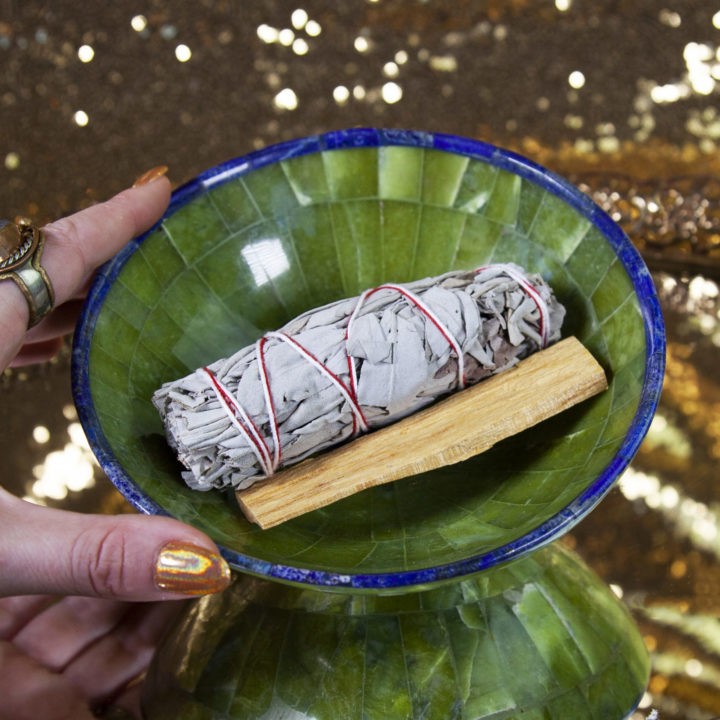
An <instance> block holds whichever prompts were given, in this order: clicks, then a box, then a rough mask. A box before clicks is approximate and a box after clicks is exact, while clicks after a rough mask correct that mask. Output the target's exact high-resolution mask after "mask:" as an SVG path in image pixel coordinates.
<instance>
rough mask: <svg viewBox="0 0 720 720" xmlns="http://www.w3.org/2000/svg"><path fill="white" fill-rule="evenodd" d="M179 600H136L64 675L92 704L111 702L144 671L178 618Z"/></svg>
mask: <svg viewBox="0 0 720 720" xmlns="http://www.w3.org/2000/svg"><path fill="white" fill-rule="evenodd" d="M180 606H181V604H178V603H151V604H149V605H145V604H136V605H134V606H133V607H132V608H130V609H129V611H128V613H127V614H126V616H125V617H124V618H123V621H122V622H121V623H120V625H118V626H117V628H116V629H115V630H114V631H113V632H112V633H108V634H107V635H105V636H104V637H103V638H102V639H100V640H99V641H98V642H96V643H95V644H93V645H91V646H89V647H88V648H87V649H86V650H85V651H84V652H82V653H81V654H79V655H78V656H77V657H75V658H74V659H73V660H72V662H71V663H69V664H68V665H67V666H66V667H65V668H64V670H63V675H64V676H65V677H66V678H67V679H68V680H69V681H70V682H71V683H72V684H73V685H75V686H76V687H78V688H79V689H80V690H81V691H82V693H83V694H84V695H85V697H87V698H89V699H90V701H91V703H92V704H96V703H99V702H102V701H104V700H106V699H109V700H110V701H111V702H112V701H113V700H114V698H115V697H116V696H117V695H118V693H120V692H121V691H122V690H124V689H125V688H126V687H127V686H128V684H129V683H131V681H132V680H133V678H136V677H137V676H138V675H140V674H142V673H144V672H145V671H146V670H147V668H148V666H149V664H150V661H151V659H152V657H153V654H154V653H155V649H156V648H157V646H158V643H159V642H160V640H161V638H162V637H163V636H164V635H165V633H166V631H167V629H168V627H170V626H171V625H172V622H173V621H174V620H176V619H177V615H178V611H179V610H180V609H181V607H180Z"/></svg>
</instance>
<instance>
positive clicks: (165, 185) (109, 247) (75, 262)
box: [42, 178, 170, 305]
mask: <svg viewBox="0 0 720 720" xmlns="http://www.w3.org/2000/svg"><path fill="white" fill-rule="evenodd" d="M169 201H170V183H169V182H168V180H167V179H166V178H159V179H158V180H155V181H154V182H151V183H150V184H149V185H143V186H141V187H137V188H130V189H129V190H125V191H123V192H121V193H120V194H118V195H115V197H113V198H111V199H110V200H107V201H106V202H103V203H100V204H98V205H93V206H92V207H90V208H87V209H86V210H82V211H80V212H78V213H75V214H74V215H69V216H68V217H65V218H62V219H61V220H56V221H55V222H52V223H50V224H48V225H46V226H45V228H44V231H45V237H46V238H47V241H46V244H45V251H44V253H43V260H42V263H43V266H44V267H45V270H46V272H47V274H48V276H49V277H50V281H51V282H52V284H53V289H54V291H55V305H60V304H62V303H63V302H65V301H66V300H69V299H70V298H71V297H73V296H75V294H76V293H77V291H78V290H79V288H80V287H82V285H83V284H84V283H85V282H86V281H87V279H88V277H90V275H91V274H92V273H93V272H94V271H95V269H96V268H97V267H98V266H99V265H101V264H102V263H104V262H105V261H106V260H109V259H110V258H111V257H112V256H113V255H115V254H116V253H117V252H118V251H119V250H120V249H121V248H122V247H123V246H124V245H125V244H127V243H128V242H129V241H130V240H131V239H132V238H133V237H135V236H136V235H140V234H141V233H143V232H144V231H145V230H148V229H149V228H151V227H152V226H153V224H154V223H155V222H157V220H158V219H159V218H160V216H161V215H162V213H163V211H164V210H165V208H166V207H167V205H168V202H169Z"/></svg>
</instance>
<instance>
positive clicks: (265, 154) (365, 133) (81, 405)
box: [72, 128, 665, 590]
mask: <svg viewBox="0 0 720 720" xmlns="http://www.w3.org/2000/svg"><path fill="white" fill-rule="evenodd" d="M393 145H394V146H408V147H418V148H430V149H436V150H443V151H446V152H452V153H456V154H459V155H463V156H467V157H470V158H474V159H479V160H483V161H485V162H487V163H490V164H491V165H494V166H496V167H498V168H500V169H503V170H507V171H509V172H512V173H514V174H516V175H519V176H520V177H522V178H525V179H526V180H528V181H530V182H533V183H535V184H536V185H538V186H540V187H541V188H542V189H543V190H546V191H548V192H550V193H552V194H554V195H556V196H558V197H559V198H561V199H562V200H563V201H564V202H566V203H567V204H568V205H570V206H571V207H573V208H574V209H575V210H577V211H578V212H579V213H581V214H582V215H583V216H584V217H585V218H587V219H588V220H589V221H590V222H591V223H592V224H593V225H594V226H595V227H596V228H597V229H598V230H599V231H600V232H601V233H602V235H603V236H604V237H605V238H606V240H607V241H608V242H609V243H610V245H611V246H612V247H613V249H614V250H615V252H616V254H617V257H618V259H619V260H620V262H621V263H622V264H623V266H624V268H625V270H626V272H627V274H628V276H629V277H630V280H631V282H632V284H633V287H634V289H635V292H636V294H637V297H638V300H639V304H640V309H641V313H642V317H643V323H644V326H645V339H646V364H645V377H644V379H643V386H642V390H641V395H640V402H639V404H638V409H637V412H636V414H635V417H634V418H633V421H632V423H631V425H630V428H629V430H628V433H627V435H626V436H625V440H624V442H623V444H622V446H621V447H620V449H619V450H618V452H617V453H616V455H615V456H614V458H613V459H612V460H611V462H610V463H609V464H608V465H607V467H606V468H605V469H604V470H603V472H602V473H601V474H600V475H599V476H598V477H597V479H596V480H595V481H594V482H593V483H592V484H591V485H590V486H589V487H588V488H587V489H586V490H585V492H583V493H582V494H581V495H579V496H578V497H577V498H576V499H575V500H574V501H573V502H571V503H570V504H569V505H567V506H566V507H565V508H563V509H562V510H561V511H560V512H558V513H557V514H556V515H554V516H553V517H551V518H550V519H548V520H546V521H545V522H544V523H542V524H541V525H539V526H538V527H537V528H535V529H534V530H532V531H531V532H529V533H526V534H525V535H523V536H522V537H520V538H518V539H516V540H514V541H513V542H510V543H507V544H505V545H502V546H501V547H498V548H496V549H494V550H492V551H489V552H484V553H480V554H478V555H476V556H473V557H470V558H467V559H465V560H462V561H458V562H453V563H448V564H445V565H441V566H433V567H429V568H425V569H421V570H407V571H399V572H391V573H372V574H366V573H355V574H354V573H338V572H330V571H324V570H315V569H312V568H303V567H295V566H292V565H284V564H278V563H271V562H268V561H264V560H260V559H259V558H255V557H252V556H248V555H244V554H243V553H239V552H237V551H235V550H231V549H228V548H225V547H221V548H220V550H221V552H222V554H223V556H224V557H225V559H226V560H227V561H228V562H229V563H230V564H231V565H232V566H233V567H234V568H236V569H237V570H240V571H244V572H248V573H250V574H253V575H258V576H262V577H267V578H272V579H277V580H281V581H284V582H290V583H294V584H302V585H313V586H320V587H327V588H348V589H356V590H382V589H388V590H389V589H392V588H410V587H417V586H421V585H423V586H424V585H428V584H431V583H437V582H443V581H447V580H451V579H454V578H461V577H465V576H467V575H471V574H474V573H477V572H480V571H482V570H486V569H488V568H491V567H493V566H495V565H498V564H501V563H505V562H508V561H510V560H514V559H517V558H519V557H522V556H523V555H526V554H528V553H530V552H532V551H535V550H537V549H539V548H540V547H542V546H543V545H545V544H547V543H549V542H551V541H553V540H555V539H557V538H558V537H560V536H561V535H562V534H564V533H565V532H567V531H568V530H570V529H571V528H572V527H573V526H574V525H575V524H576V523H577V522H578V521H579V520H581V519H582V518H583V517H584V516H585V515H586V514H587V513H589V512H590V510H592V509H593V508H594V507H595V505H596V504H597V503H598V502H599V501H600V500H601V499H602V498H603V497H604V496H605V494H606V493H607V492H608V491H609V490H610V488H611V487H612V486H613V484H614V483H615V481H616V480H617V479H618V477H619V476H620V473H622V471H623V470H624V469H625V468H626V467H627V466H628V464H629V463H630V460H631V459H632V458H633V457H634V455H635V453H636V452H637V450H638V448H639V446H640V443H641V442H642V440H643V438H644V437H645V435H646V433H647V431H648V428H649V426H650V422H651V421H652V417H653V415H654V413H655V410H656V408H657V404H658V402H659V399H660V391H661V388H662V381H663V375H664V369H665V327H664V323H663V319H662V312H661V309H660V303H659V300H658V297H657V293H656V292H655V287H654V285H653V282H652V278H651V277H650V273H649V272H648V269H647V267H646V266H645V263H644V262H643V260H642V258H641V257H640V254H639V253H638V251H637V250H636V249H635V247H634V246H633V244H632V243H631V242H630V240H629V238H628V237H627V236H626V235H625V233H624V232H623V231H622V230H621V228H620V227H619V226H618V225H617V224H616V223H615V222H613V220H612V219H611V218H610V217H609V216H608V215H607V214H606V213H605V212H604V211H603V210H602V209H601V208H600V207H598V206H597V205H596V204H595V203H594V202H593V201H592V200H591V199H590V198H589V197H588V196H586V195H585V194H583V193H582V192H581V191H580V190H578V189H577V188H576V187H574V186H573V185H572V184H570V183H569V182H568V181H566V180H565V179H563V178H562V177H560V176H558V175H556V174H555V173H553V172H551V171H549V170H547V169H546V168H543V167H542V166H540V165H538V164H536V163H534V162H532V161H531V160H528V159H526V158H524V157H522V156H520V155H517V154H516V153H513V152H510V151H508V150H504V149H502V148H499V147H496V146H494V145H491V144H489V143H485V142H482V141H479V140H473V139H470V138H463V137H459V136H455V135H447V134H443V133H428V132H417V131H408V130H383V129H375V128H356V129H350V130H339V131H334V132H330V133H325V134H322V135H315V136H311V137H306V138H302V139H298V140H292V141H289V142H284V143H280V144H277V145H273V146H270V147H267V148H265V149H263V150H259V151H257V152H253V153H250V154H249V155H245V156H243V157H239V158H235V159H233V160H229V161H227V162H225V163H222V164H220V165H218V166H216V167H214V168H211V169H209V170H207V171H205V172H203V173H201V174H200V175H198V176H197V177H196V178H195V179H193V180H191V181H190V182H188V183H187V184H185V185H183V186H182V187H180V188H178V189H177V190H175V191H174V192H173V195H172V199H171V201H170V206H169V208H168V210H167V211H166V214H165V217H168V216H169V215H171V214H173V213H174V212H175V211H176V210H178V209H179V208H181V207H183V206H184V205H186V204H187V203H189V202H190V201H191V200H192V199H193V198H195V197H196V196H198V195H200V194H202V193H204V192H205V191H207V190H208V189H209V188H211V187H213V186H215V185H219V184H222V183H224V182H226V181H228V180H231V179H233V178H237V177H239V176H241V175H244V174H246V173H248V172H251V171H253V170H257V169H259V168H261V167H264V166H266V165H270V164H272V163H276V162H280V161H282V160H288V159H290V158H294V157H299V156H302V155H307V154H310V153H316V152H322V151H326V150H335V149H346V148H353V147H381V146H393ZM156 227H157V226H156ZM154 229H155V228H153V230H154ZM151 233H152V230H150V231H149V232H147V233H145V234H144V235H142V236H140V237H138V238H136V239H135V240H133V241H132V242H130V243H129V244H128V245H127V246H126V247H125V248H124V249H123V250H122V251H121V252H120V253H119V254H118V255H117V256H115V258H113V259H112V260H111V261H110V262H109V263H107V264H106V265H105V266H104V267H103V268H101V270H100V271H99V273H98V275H97V277H96V279H95V282H94V284H93V286H92V288H91V290H90V293H89V295H88V299H87V301H86V303H85V306H84V308H83V311H82V314H81V316H80V319H79V322H78V327H77V331H76V333H75V340H74V344H73V358H72V365H73V367H72V384H73V397H74V399H75V403H76V406H77V408H78V414H79V417H80V421H81V423H82V425H83V427H84V429H85V432H86V434H87V437H88V442H89V443H90V446H91V448H92V450H93V452H94V453H95V455H96V457H97V459H98V462H99V463H100V466H101V467H102V468H103V470H104V471H105V473H106V475H107V476H108V478H109V479H110V480H111V482H112V483H113V484H114V485H115V486H116V487H117V488H118V490H119V491H120V492H121V493H122V494H123V496H124V497H125V498H126V499H127V500H128V502H130V503H131V504H132V505H133V506H134V507H135V508H136V509H137V510H139V511H141V512H144V513H147V514H153V515H164V514H167V513H166V512H165V511H164V510H163V508H161V507H160V506H159V505H157V504H156V503H155V502H154V501H152V500H151V499H149V498H148V497H147V496H146V495H145V494H144V493H143V492H142V491H141V490H140V488H138V487H137V485H136V484H135V483H134V481H133V480H132V478H130V477H129V476H128V474H127V473H126V471H125V469H124V468H123V467H122V466H121V465H120V463H119V462H118V460H117V458H116V457H115V455H114V454H113V452H112V450H111V448H110V445H109V443H108V440H107V438H106V437H105V435H104V433H103V431H102V429H101V426H100V422H99V419H98V417H97V415H96V413H95V410H94V408H93V403H92V397H91V394H90V384H89V368H88V365H89V350H90V344H91V340H92V335H93V331H94V327H95V322H96V320H97V317H98V315H99V313H100V310H101V308H102V304H103V301H104V299H105V296H106V295H107V292H108V290H109V288H110V286H111V285H112V283H113V281H114V279H115V278H116V277H117V275H118V273H119V272H120V270H121V269H122V267H123V266H124V264H125V263H126V262H127V260H128V258H129V257H130V256H131V255H132V253H133V252H134V251H135V250H136V249H137V247H138V246H139V245H140V244H141V243H142V242H143V241H144V239H145V238H146V237H148V235H150V234H151Z"/></svg>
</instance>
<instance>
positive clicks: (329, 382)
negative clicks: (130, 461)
mask: <svg viewBox="0 0 720 720" xmlns="http://www.w3.org/2000/svg"><path fill="white" fill-rule="evenodd" d="M564 316H565V309H564V308H563V306H562V305H561V304H560V303H559V302H558V301H557V299H556V298H555V295H554V294H553V291H552V289H551V288H550V286H549V285H548V284H547V283H546V282H545V281H544V280H543V279H542V278H541V277H540V276H539V275H536V274H529V273H527V272H526V271H525V270H523V269H522V268H521V267H519V266H517V265H514V264H509V263H503V264H496V265H488V266H487V267H482V268H478V269H476V270H471V271H456V272H450V273H447V274H445V275H442V276H440V277H435V278H427V279H425V280H419V281H417V282H413V283H408V284H407V285H395V284H386V285H381V286H379V287H376V288H371V289H369V290H366V291H365V292H364V293H363V294H362V295H360V296H359V297H357V298H351V299H348V300H340V301H338V302H334V303H331V304H329V305H325V306H324V307H321V308H317V309H314V310H311V311H308V312H306V313H303V314H302V315H300V316H298V317H297V318H295V319H294V320H291V321H290V322H289V323H287V324H286V325H285V326H284V327H283V328H281V329H279V330H278V331H274V332H269V333H267V334H266V335H264V336H263V337H262V338H260V340H258V341H257V342H256V343H255V344H254V345H251V346H249V347H246V348H243V349H241V350H239V351H238V352H237V353H235V354H234V355H232V356H231V357H229V358H225V359H221V360H217V361H215V362H213V363H212V364H210V365H209V366H207V367H205V368H199V369H198V370H196V371H195V372H194V373H191V374H190V375H187V376H186V377H184V378H180V379H178V380H175V381H173V382H170V383H166V384H165V385H163V386H162V387H161V388H160V389H159V390H158V391H157V392H156V393H155V394H154V396H153V403H154V404H155V406H156V407H157V409H158V411H159V412H160V415H161V417H162V419H163V423H164V425H165V431H166V435H167V439H168V442H169V444H170V445H171V447H172V448H173V449H174V450H175V452H176V454H177V456H178V459H179V460H180V461H181V463H182V464H183V465H184V466H185V468H186V471H185V472H183V478H184V480H185V482H186V483H187V484H188V485H189V486H190V487H191V488H194V489H197V490H209V489H211V488H220V489H222V488H234V489H243V488H246V487H248V486H249V485H251V484H252V483H254V482H256V481H257V480H260V479H262V478H264V477H267V476H269V475H272V474H273V473H274V472H276V471H277V470H278V469H279V468H281V467H284V466H287V465H290V464H293V463H297V462H299V461H300V460H302V459H304V458H306V457H308V456H309V455H312V454H315V453H317V452H320V451H322V450H325V449H328V448H330V447H332V446H335V445H337V444H339V443H342V442H344V441H346V440H349V439H351V438H352V437H354V436H356V435H357V434H358V433H361V432H367V431H368V430H372V429H374V428H378V427H382V426H383V425H387V424H389V423H392V422H395V421H397V420H399V419H401V418H403V417H405V416H407V415H409V414H411V413H413V412H415V411H417V410H419V409H420V408H422V407H425V406H426V405H429V404H430V403H432V402H434V401H435V400H437V399H438V398H439V397H442V396H444V395H447V394H448V393H450V392H454V391H456V390H461V389H462V388H464V387H466V386H469V385H472V384H474V383H476V382H478V381H480V380H482V379H483V378H485V377H488V376H490V375H494V374H496V373H498V372H501V371H503V370H506V369H507V368H509V367H512V366H513V365H515V364H516V363H517V362H518V361H519V360H521V359H522V358H524V357H527V356H528V355H529V354H531V353H533V352H535V351H536V350H539V349H541V348H543V347H545V346H547V345H548V344H550V343H552V342H555V341H557V340H558V339H559V338H560V330H561V326H562V322H563V319H564ZM508 401H509V402H511V401H512V399H509V400H508Z"/></svg>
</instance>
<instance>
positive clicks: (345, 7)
mask: <svg viewBox="0 0 720 720" xmlns="http://www.w3.org/2000/svg"><path fill="white" fill-rule="evenodd" d="M719 95H720V6H718V4H717V3H715V2H709V1H707V0H676V1H674V2H672V3H671V2H668V3H659V2H655V0H615V1H614V2H607V3H597V2H591V1H590V0H503V1H500V0H487V1H485V2H471V1H470V0H431V1H429V2H419V1H411V0H376V1H374V2H371V1H368V0H351V1H349V2H343V3H335V2H328V1H326V0H323V1H321V0H298V2H297V3H288V2H284V1H282V0H267V1H265V2H239V1H237V0H219V1H217V2H211V0H198V1H197V2H193V3H177V2H175V3H173V2H170V1H169V0H141V1H140V2H137V1H135V2H127V1H126V0H117V1H116V2H112V3H85V4H83V5H82V7H80V6H78V5H77V3H76V2H74V1H73V0H56V1H55V2H43V1H38V2H32V3H30V2H13V1H12V0H5V1H4V2H0V128H2V132H1V133H0V179H1V187H2V214H3V215H4V216H5V217H13V216H15V215H26V216H29V217H31V218H32V219H33V220H34V221H35V222H43V221H46V220H48V219H51V218H54V217H57V216H59V215H63V214H67V213H70V212H72V211H74V210H77V209H79V208H82V207H85V206H87V205H89V204H91V203H93V202H95V201H97V200H99V199H102V198H105V197H107V196H109V195H110V194H112V193H114V192H116V191H118V190H120V189H122V188H124V187H126V186H128V185H130V184H131V183H132V181H133V180H134V179H135V178H136V177H137V176H139V175H140V174H141V173H142V172H144V171H145V170H147V169H148V168H151V167H153V166H156V165H160V164H167V165H169V167H170V176H171V177H172V179H173V181H175V182H176V183H179V182H182V181H184V180H187V179H189V178H191V177H192V176H193V175H194V174H196V173H197V172H199V171H201V170H203V169H205V168H208V167H210V166H212V165H214V164H216V163H218V162H222V161H224V160H226V159H228V158H230V157H234V156H237V155H241V154H244V153H246V152H248V151H250V150H253V149H255V148H259V147H262V146H265V145H267V144H269V143H272V142H276V141H279V140H283V139H289V138H294V137H299V136H302V135H307V134H311V133H316V132H321V131H325V130H330V129H336V128H343V127H348V126H355V125H373V126H388V127H406V128H418V129H427V130H434V131H441V132H449V133H457V134H461V135H467V136H472V137H477V138H480V139H484V140H488V141H491V142H494V143H496V144H499V145H503V146H505V147H508V148H510V149H515V150H517V151H519V152H521V153H522V154H524V155H526V156H528V157H530V158H532V159H534V160H536V161H538V162H540V163H542V164H544V165H546V166H548V167H550V168H551V169H554V170H556V171H558V172H559V173H561V174H563V175H565V176H567V177H569V178H571V179H572V180H573V181H574V182H576V183H577V184H578V185H580V186H581V187H582V188H583V189H584V190H585V191H586V192H588V193H589V194H590V195H591V196H592V197H593V198H594V199H595V200H596V201H597V202H598V203H599V204H600V205H602V206H603V207H604V208H605V209H606V210H608V212H609V213H610V214H611V215H612V216H613V217H614V218H615V219H616V220H617V221H618V222H620V224H621V225H622V226H623V227H624V228H625V229H626V230H627V232H628V233H629V234H630V236H631V238H632V239H633V241H634V242H635V243H636V245H637V247H638V248H639V249H640V250H641V251H642V252H643V254H644V255H645V257H646V259H647V262H648V264H649V265H650V267H651V269H653V270H654V272H655V274H654V278H655V281H656V284H657V287H658V289H659V292H660V295H661V299H662V303H663V309H664V312H665V314H666V319H667V324H668V347H669V351H668V366H667V376H666V384H665V390H664V395H663V399H662V403H661V407H660V409H659V412H658V414H657V418H656V420H655V422H654V423H653V426H652V429H651V431H650V433H649V435H648V438H647V440H646V441H645V443H644V445H643V447H642V449H641V451H640V453H639V455H638V456H637V458H636V459H635V461H634V463H633V465H632V468H631V469H630V470H629V471H628V473H627V474H626V475H625V477H624V478H623V480H622V482H621V483H620V486H619V487H618V488H617V489H616V490H614V491H613V492H612V493H611V494H610V496H609V497H608V498H606V499H605V500H604V501H603V502H602V503H601V505H600V506H599V507H598V508H597V510H595V511H594V512H593V513H592V514H591V515H590V516H589V517H588V518H587V519H586V520H585V521H583V522H582V523H581V524H580V525H579V526H578V527H577V529H576V530H575V531H574V532H573V533H572V535H571V536H570V537H569V538H567V539H566V540H565V542H568V543H570V544H571V545H573V546H574V547H575V548H576V549H577V550H578V551H579V552H580V553H581V555H582V556H583V557H584V558H585V559H586V560H587V561H588V562H589V563H590V564H591V566H592V567H593V568H594V569H595V570H596V571H597V572H598V573H599V574H600V575H601V576H602V577H603V578H604V579H605V580H606V581H607V582H608V583H611V584H612V585H613V587H614V588H615V589H616V590H617V592H618V593H619V594H621V595H622V597H623V599H624V600H625V601H626V602H627V603H628V605H629V606H630V608H631V609H632V611H633V613H634V615H635V617H636V619H637V621H638V623H639V624H640V626H641V628H642V631H643V633H644V635H645V638H646V643H647V645H648V648H649V649H650V651H651V653H652V657H653V674H652V678H651V682H650V686H649V689H648V693H647V695H646V697H644V698H643V700H642V702H641V706H640V709H639V710H638V711H637V712H636V714H635V715H634V716H633V717H634V718H635V719H640V718H647V717H649V716H651V714H652V712H653V710H657V711H658V712H659V713H660V717H661V718H662V720H681V719H682V720H691V719H697V720H703V719H704V720H708V719H709V718H711V717H713V716H715V715H720V623H719V621H718V619H717V618H718V617H719V616H720V599H719V598H720V563H719V562H718V559H719V558H720V535H719V534H718V514H719V513H720V490H718V485H717V478H718V470H717V467H718V461H719V460H720V375H719V373H718V366H717V357H718V346H720V325H719V322H718V321H719V318H720V299H719V297H718V284H717V283H718V280H720V181H719V180H718V177H720V174H719V173H720V151H719V149H718V142H720V113H719V112H718V110H717V109H716V107H717V105H718V98H719ZM0 386H1V387H2V397H3V409H4V412H3V418H4V419H3V432H2V433H0V457H2V464H1V466H0V473H1V474H2V482H3V484H4V485H6V486H7V487H9V488H11V489H12V490H13V491H14V492H16V493H18V494H19V495H23V496H27V497H29V498H32V499H33V500H34V501H36V502H43V503H47V504H49V505H58V506H62V507H67V508H73V509H82V510H93V511H95V510H100V511H104V512H123V511H127V510H128V508H127V506H126V505H125V503H124V501H123V500H122V499H121V498H120V497H119V496H118V495H117V493H116V492H115V491H114V490H113V489H112V488H111V486H110V484H109V483H108V481H107V480H106V479H105V478H104V477H103V476H102V474H101V473H100V472H99V471H98V469H97V468H96V466H95V465H94V464H93V460H92V457H91V453H90V452H89V450H88V448H87V446H86V444H85V442H84V438H83V435H82V431H81V429H80V427H79V425H78V423H77V419H76V415H75V412H74V409H73V406H72V402H71V397H70V390H69V360H68V352H67V350H66V351H65V352H64V354H63V355H61V357H60V358H59V359H57V360H56V361H54V362H52V363H50V364H48V365H46V366H42V367H36V368H31V369H27V370H13V371H7V372H6V373H5V374H4V375H3V376H2V379H1V380H0Z"/></svg>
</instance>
